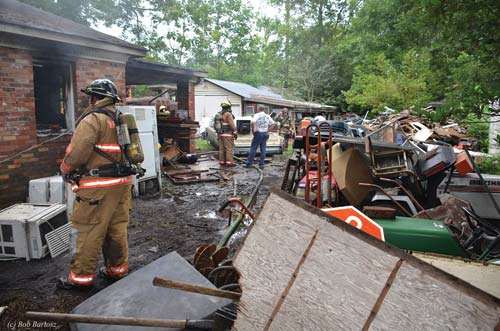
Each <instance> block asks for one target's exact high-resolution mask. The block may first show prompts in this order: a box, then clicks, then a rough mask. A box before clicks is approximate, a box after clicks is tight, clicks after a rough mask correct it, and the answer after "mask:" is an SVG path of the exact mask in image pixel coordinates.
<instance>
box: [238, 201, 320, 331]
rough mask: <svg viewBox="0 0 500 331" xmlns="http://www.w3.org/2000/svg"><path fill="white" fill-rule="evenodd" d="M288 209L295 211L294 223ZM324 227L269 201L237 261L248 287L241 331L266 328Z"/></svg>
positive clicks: (282, 203)
mask: <svg viewBox="0 0 500 331" xmlns="http://www.w3.org/2000/svg"><path fill="white" fill-rule="evenodd" d="M288 210H294V211H295V213H294V215H293V221H292V222H290V219H289V217H290V215H289V214H288V212H287V211H288ZM320 224H321V222H320V221H319V220H316V219H310V215H309V213H307V212H306V211H304V210H300V209H297V208H294V205H293V204H292V203H290V202H288V201H286V200H284V199H281V198H279V197H277V196H273V198H271V199H269V200H268V201H267V203H266V207H265V208H264V209H263V210H262V211H261V213H260V215H259V220H258V222H256V223H255V224H254V226H253V228H252V230H251V232H252V235H251V236H248V237H247V238H246V240H245V244H244V247H243V248H242V249H241V250H240V251H239V253H238V256H237V258H236V259H235V260H234V263H235V266H236V268H237V269H238V271H239V273H240V284H242V286H243V287H244V289H243V298H242V300H241V301H240V302H241V304H240V310H241V311H240V314H241V315H242V316H245V318H243V319H238V321H237V323H236V324H237V329H238V330H262V329H263V328H264V325H265V324H266V322H267V320H268V319H269V318H270V316H271V313H272V309H273V307H274V306H276V304H277V303H278V300H279V298H280V297H281V294H282V292H283V290H284V289H285V288H286V286H287V283H288V281H289V280H290V276H291V275H292V274H293V271H294V269H295V267H296V266H297V264H298V263H299V261H300V259H301V257H302V254H303V252H304V250H305V249H306V247H307V245H308V244H309V241H310V239H311V237H312V236H313V234H314V232H315V231H316V229H317V227H318V226H319V225H320ZM240 262H241V263H240ZM256 266H259V267H256ZM261 289H265V290H264V291H261ZM246 303H249V305H246ZM257 303H258V304H257Z"/></svg>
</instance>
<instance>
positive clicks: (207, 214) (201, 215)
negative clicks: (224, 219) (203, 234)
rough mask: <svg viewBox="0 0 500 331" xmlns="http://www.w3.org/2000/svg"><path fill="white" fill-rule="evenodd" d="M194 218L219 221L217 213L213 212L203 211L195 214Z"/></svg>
mask: <svg viewBox="0 0 500 331" xmlns="http://www.w3.org/2000/svg"><path fill="white" fill-rule="evenodd" d="M194 218H208V219H218V218H220V217H219V216H217V213H216V212H215V211H213V210H202V211H199V212H196V213H195V214H194Z"/></svg>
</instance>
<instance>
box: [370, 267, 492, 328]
mask: <svg viewBox="0 0 500 331" xmlns="http://www.w3.org/2000/svg"><path fill="white" fill-rule="evenodd" d="M454 285H455V284H453V283H452V284H449V283H445V282H443V281H442V280H440V279H438V278H436V277H432V276H431V275H429V274H428V273H426V272H423V271H422V270H419V269H417V268H415V267H413V266H411V265H409V264H408V263H405V264H403V266H402V267H401V269H400V270H399V272H398V275H397V277H396V279H395V280H394V283H393V285H392V287H391V290H390V291H389V293H388V294H387V297H386V298H385V300H384V303H383V304H382V307H381V309H380V311H379V313H378V314H377V317H376V318H375V320H374V322H373V324H372V325H371V328H370V330H380V331H382V330H419V331H425V330H428V331H434V330H454V331H460V330H463V331H474V330H477V331H479V330H494V329H495V326H496V325H497V323H498V321H499V317H500V310H499V307H498V305H497V306H496V307H495V306H494V305H491V304H487V303H485V302H482V301H481V300H478V299H476V298H474V297H473V296H470V295H468V293H466V292H465V291H463V290H461V289H459V288H456V286H454Z"/></svg>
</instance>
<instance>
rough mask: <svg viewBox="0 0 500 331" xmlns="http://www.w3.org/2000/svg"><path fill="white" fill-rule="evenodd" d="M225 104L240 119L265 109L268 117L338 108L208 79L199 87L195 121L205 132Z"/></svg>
mask: <svg viewBox="0 0 500 331" xmlns="http://www.w3.org/2000/svg"><path fill="white" fill-rule="evenodd" d="M225 100H229V101H231V103H232V104H233V107H232V110H233V114H234V116H236V117H239V116H248V115H253V114H254V113H255V112H256V110H257V109H261V108H262V109H263V110H264V111H265V112H266V113H268V114H270V113H272V112H276V113H279V112H281V110H282V109H283V108H288V109H290V110H291V111H292V112H293V111H294V110H295V109H297V111H304V112H320V111H332V112H333V111H335V110H336V107H334V106H328V105H322V104H317V103H312V102H304V101H295V100H288V99H285V98H283V96H281V95H280V94H277V93H274V92H273V91H271V90H270V89H269V88H266V87H259V88H257V87H253V86H251V85H248V84H245V83H238V82H230V81H224V80H218V79H209V78H205V79H203V80H201V81H200V83H199V84H198V85H196V87H195V113H196V116H195V118H196V120H197V121H199V122H200V131H201V132H203V131H204V130H205V127H206V126H208V125H209V122H210V120H211V119H212V118H213V116H214V115H215V114H216V113H217V112H218V111H220V104H221V103H222V102H223V101H225Z"/></svg>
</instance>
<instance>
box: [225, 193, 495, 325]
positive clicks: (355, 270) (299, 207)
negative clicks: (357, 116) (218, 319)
mask: <svg viewBox="0 0 500 331" xmlns="http://www.w3.org/2000/svg"><path fill="white" fill-rule="evenodd" d="M233 263H234V265H235V267H236V268H237V269H238V271H239V272H240V285H241V287H242V291H243V293H242V297H241V300H240V305H239V312H238V318H237V320H236V322H235V324H234V327H233V329H234V330H238V331H247V330H283V331H285V330H287V331H288V330H362V329H363V328H365V329H366V330H447V329H450V330H475V329H477V330H479V329H483V330H493V329H494V328H495V326H497V323H498V321H499V317H500V301H499V300H498V299H496V298H494V297H492V296H490V295H488V294H487V293H485V292H483V291H481V290H479V289H476V288H474V287H472V286H471V285H470V284H468V283H465V282H463V281H461V280H459V279H457V278H455V277H453V276H451V275H449V274H446V273H444V272H442V271H441V270H438V269H437V268H435V267H433V266H431V265H429V264H427V263H425V262H422V261H420V260H418V259H416V258H415V257H413V256H411V255H408V254H406V253H404V252H403V251H401V250H399V249H397V248H395V247H392V246H390V245H388V244H386V243H384V242H381V241H378V240H377V239H375V238H372V237H370V236H368V235H366V234H365V233H363V232H361V231H359V230H358V229H356V228H354V227H352V226H349V225H348V224H345V223H344V222H341V221H339V220H336V219H334V218H333V217H330V216H329V215H326V214H323V213H322V212H321V211H320V210H319V209H316V208H314V207H311V206H308V205H306V204H305V203H302V202H300V201H298V200H295V199H294V198H293V197H291V196H289V195H287V194H285V193H282V192H280V191H277V190H273V191H272V193H271V195H270V196H269V198H268V199H267V201H266V203H265V205H264V206H263V208H262V210H261V212H260V214H259V216H258V217H257V220H256V221H255V222H254V224H253V225H252V228H251V229H250V231H249V233H248V235H247V237H246V239H245V242H244V244H243V246H242V247H241V248H240V250H239V251H238V253H237V255H236V257H235V258H234V260H233ZM294 274H295V276H294ZM391 283H392V286H391ZM416 305H418V307H416ZM396 306H397V307H396Z"/></svg>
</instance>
